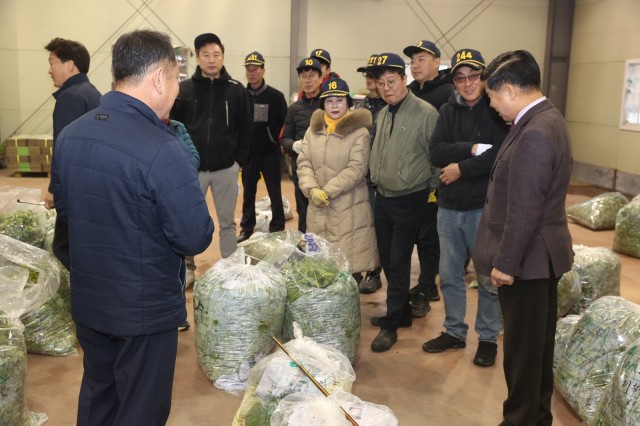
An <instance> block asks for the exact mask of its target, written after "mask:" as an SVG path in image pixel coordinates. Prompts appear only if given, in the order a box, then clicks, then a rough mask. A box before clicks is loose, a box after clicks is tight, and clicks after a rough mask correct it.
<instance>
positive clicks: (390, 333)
mask: <svg viewBox="0 0 640 426" xmlns="http://www.w3.org/2000/svg"><path fill="white" fill-rule="evenodd" d="M371 71H372V73H373V76H374V77H375V79H376V86H377V88H378V92H379V93H380V96H382V98H383V99H384V100H385V102H387V104H388V105H387V106H386V107H384V108H383V109H382V110H381V111H380V113H379V114H378V120H377V124H376V127H377V128H376V138H375V141H374V142H373V146H372V149H371V157H370V159H369V171H370V173H371V182H372V183H373V184H374V185H375V187H376V203H375V214H374V221H375V228H376V237H377V239H378V250H379V252H380V263H381V264H382V269H383V271H384V274H385V276H386V277H387V283H388V285H387V312H386V314H385V315H383V316H379V317H373V318H371V324H372V325H374V326H378V327H380V328H381V330H380V333H379V334H378V335H377V336H376V338H375V339H374V340H373V342H372V343H371V350H372V351H374V352H383V351H387V350H389V349H391V347H392V346H393V345H394V344H395V342H396V341H397V340H398V335H397V329H398V328H399V327H410V326H411V323H412V313H411V305H410V304H409V280H410V274H411V254H412V252H413V245H414V244H415V241H416V236H417V232H418V226H419V225H420V223H421V222H422V220H423V216H424V214H425V208H426V205H427V203H426V202H424V201H425V200H427V198H428V196H429V191H430V188H431V187H435V185H436V183H435V182H434V180H437V179H438V177H437V175H434V174H433V173H432V166H431V163H430V160H429V141H430V140H431V134H432V133H433V129H434V128H435V125H436V120H437V119H438V111H436V109H435V108H434V107H433V106H432V105H430V104H429V103H427V102H425V101H423V100H422V99H420V98H418V97H417V96H415V95H413V94H412V93H411V92H410V91H409V89H408V88H407V76H406V74H405V63H404V61H403V60H402V58H400V56H398V55H396V54H395V53H381V54H380V55H378V58H377V60H376V66H374V67H372V70H371Z"/></svg>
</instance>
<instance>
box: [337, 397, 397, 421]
mask: <svg viewBox="0 0 640 426" xmlns="http://www.w3.org/2000/svg"><path fill="white" fill-rule="evenodd" d="M327 399H328V400H329V401H331V402H333V403H334V404H336V405H339V406H340V407H342V408H343V409H344V410H345V411H346V412H347V413H349V415H350V416H351V418H353V419H354V420H355V421H356V423H358V425H359V426H397V425H398V419H397V418H396V416H395V414H394V413H393V411H392V410H391V409H390V408H389V407H387V406H385V405H380V404H374V403H373V402H367V401H363V400H361V399H360V398H358V397H357V396H355V395H353V394H351V393H349V392H344V391H341V390H337V391H335V392H333V393H331V394H329V396H328V397H327Z"/></svg>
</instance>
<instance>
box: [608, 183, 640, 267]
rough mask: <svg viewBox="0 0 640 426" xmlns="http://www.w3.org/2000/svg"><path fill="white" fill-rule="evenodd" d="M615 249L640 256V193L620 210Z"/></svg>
mask: <svg viewBox="0 0 640 426" xmlns="http://www.w3.org/2000/svg"><path fill="white" fill-rule="evenodd" d="M613 249H614V250H615V251H617V252H619V253H624V254H628V255H629V256H633V257H637V258H640V195H636V196H635V197H634V198H633V199H632V200H631V202H630V203H629V204H627V205H626V206H624V207H622V208H621V209H620V210H619V211H618V215H617V216H616V229H615V232H614V233H613Z"/></svg>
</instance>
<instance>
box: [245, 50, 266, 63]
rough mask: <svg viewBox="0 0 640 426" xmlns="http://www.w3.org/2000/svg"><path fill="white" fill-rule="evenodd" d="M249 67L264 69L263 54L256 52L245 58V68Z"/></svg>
mask: <svg viewBox="0 0 640 426" xmlns="http://www.w3.org/2000/svg"><path fill="white" fill-rule="evenodd" d="M247 65H257V66H259V67H264V56H262V53H260V52H258V51H255V50H254V51H253V52H251V53H249V54H248V55H247V56H246V57H245V58H244V66H245V67H246V66H247Z"/></svg>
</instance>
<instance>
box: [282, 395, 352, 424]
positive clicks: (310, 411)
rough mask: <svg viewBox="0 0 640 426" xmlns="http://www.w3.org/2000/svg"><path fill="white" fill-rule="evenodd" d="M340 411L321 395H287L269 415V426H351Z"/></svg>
mask: <svg viewBox="0 0 640 426" xmlns="http://www.w3.org/2000/svg"><path fill="white" fill-rule="evenodd" d="M351 424H352V423H351V422H350V421H349V420H347V418H346V417H345V415H344V412H343V411H342V409H341V408H340V407H339V406H338V405H336V404H335V403H333V402H332V401H329V400H328V399H327V397H325V396H324V395H322V394H317V393H308V392H297V393H294V394H291V395H287V396H285V397H284V398H282V400H280V402H279V403H278V407H277V408H276V409H275V410H274V412H273V414H272V415H271V426H316V425H317V426H322V425H335V426H351Z"/></svg>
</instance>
